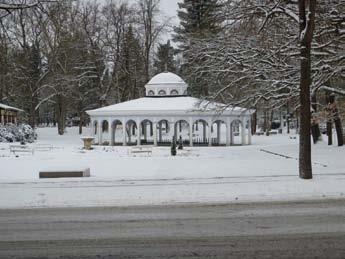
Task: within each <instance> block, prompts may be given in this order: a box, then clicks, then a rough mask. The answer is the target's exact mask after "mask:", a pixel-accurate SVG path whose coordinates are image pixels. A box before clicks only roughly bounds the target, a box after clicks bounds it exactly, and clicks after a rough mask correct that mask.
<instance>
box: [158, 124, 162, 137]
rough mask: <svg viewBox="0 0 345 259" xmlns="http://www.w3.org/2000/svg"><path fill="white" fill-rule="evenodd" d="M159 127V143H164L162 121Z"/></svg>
mask: <svg viewBox="0 0 345 259" xmlns="http://www.w3.org/2000/svg"><path fill="white" fill-rule="evenodd" d="M158 127H159V141H160V142H161V141H162V121H160V122H159V123H158Z"/></svg>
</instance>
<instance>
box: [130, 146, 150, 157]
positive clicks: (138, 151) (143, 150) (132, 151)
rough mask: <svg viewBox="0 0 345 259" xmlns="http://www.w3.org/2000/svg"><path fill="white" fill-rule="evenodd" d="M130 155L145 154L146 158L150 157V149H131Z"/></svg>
mask: <svg viewBox="0 0 345 259" xmlns="http://www.w3.org/2000/svg"><path fill="white" fill-rule="evenodd" d="M130 152H131V154H132V155H136V154H147V155H148V156H151V155H152V147H132V148H131V151H130Z"/></svg>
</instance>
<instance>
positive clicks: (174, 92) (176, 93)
mask: <svg viewBox="0 0 345 259" xmlns="http://www.w3.org/2000/svg"><path fill="white" fill-rule="evenodd" d="M170 95H178V91H177V90H176V89H173V90H171V91H170Z"/></svg>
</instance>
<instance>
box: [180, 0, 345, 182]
mask: <svg viewBox="0 0 345 259" xmlns="http://www.w3.org/2000/svg"><path fill="white" fill-rule="evenodd" d="M316 2H317V3H316ZM180 7H181V8H183V9H182V11H180V12H179V17H180V20H181V23H180V26H179V27H178V28H177V30H175V32H176V35H175V40H176V41H178V42H180V46H179V47H180V49H181V51H182V53H183V57H184V59H183V60H184V62H183V63H182V66H181V68H182V73H183V74H184V77H185V78H187V80H188V81H189V83H190V84H191V86H192V89H193V93H194V94H196V95H198V96H201V97H207V98H208V99H211V100H216V101H221V102H224V103H227V104H228V105H229V106H236V105H239V106H245V107H248V108H254V109H255V110H257V111H261V112H262V113H264V114H265V115H267V114H271V116H268V117H270V119H265V125H264V127H265V128H266V129H267V131H268V130H269V129H270V125H269V124H270V122H272V117H273V113H274V111H282V110H284V111H285V114H287V115H290V114H294V116H295V117H297V121H298V122H299V133H300V134H299V135H300V152H299V154H300V159H299V161H300V176H301V177H302V178H311V177H312V173H311V172H312V170H311V143H310V142H311V138H310V132H312V134H313V139H314V142H317V141H318V139H319V138H320V130H319V122H325V123H326V122H327V129H328V136H329V138H331V136H332V133H331V128H332V127H331V125H332V123H333V122H334V123H335V125H336V129H337V133H338V145H343V133H342V124H341V122H340V116H341V115H344V111H343V110H340V109H338V108H337V106H336V104H335V98H334V95H333V94H334V93H335V94H338V95H340V96H344V81H345V76H344V75H345V73H344V72H345V56H344V54H345V15H344V14H345V1H344V0H321V1H315V0H308V1H307V0H298V1H280V0H277V1H275V0H274V1H271V0H260V1H258V0H242V1H236V0H208V1H192V0H184V1H183V2H182V3H180ZM254 118H255V115H254ZM265 118H266V116H265ZM255 123H256V120H254V121H253V125H254V127H253V130H255V128H256V127H255V126H256V124H255ZM267 124H268V125H267ZM312 128H313V130H311V129H312ZM331 142H332V140H331V139H330V140H329V143H331Z"/></svg>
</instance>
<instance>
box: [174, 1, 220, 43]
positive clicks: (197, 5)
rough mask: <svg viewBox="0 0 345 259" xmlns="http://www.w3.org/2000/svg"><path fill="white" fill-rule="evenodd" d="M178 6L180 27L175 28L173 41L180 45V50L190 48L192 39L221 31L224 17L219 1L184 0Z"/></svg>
mask: <svg viewBox="0 0 345 259" xmlns="http://www.w3.org/2000/svg"><path fill="white" fill-rule="evenodd" d="M178 6H179V9H180V10H179V11H178V17H179V18H180V26H179V27H176V28H175V33H176V34H175V37H174V40H175V41H177V42H180V43H182V46H180V47H182V49H183V48H188V47H189V46H190V40H191V39H192V38H198V37H201V38H203V37H206V36H208V35H209V34H216V33H218V32H219V31H221V30H222V23H223V19H224V18H223V17H224V16H223V15H222V11H223V10H222V9H223V4H222V3H221V1H220V0H184V1H183V2H182V3H178Z"/></svg>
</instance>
